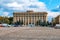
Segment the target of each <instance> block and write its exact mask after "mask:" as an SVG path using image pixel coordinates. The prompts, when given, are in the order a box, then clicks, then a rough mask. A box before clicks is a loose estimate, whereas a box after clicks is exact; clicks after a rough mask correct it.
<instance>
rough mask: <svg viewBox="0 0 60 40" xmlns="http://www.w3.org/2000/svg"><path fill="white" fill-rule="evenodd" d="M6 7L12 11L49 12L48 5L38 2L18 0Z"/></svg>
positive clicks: (34, 0)
mask: <svg viewBox="0 0 60 40" xmlns="http://www.w3.org/2000/svg"><path fill="white" fill-rule="evenodd" d="M4 6H5V7H8V8H10V9H12V10H34V11H47V8H46V4H45V3H43V2H39V1H37V0H16V1H14V2H11V3H7V4H4Z"/></svg>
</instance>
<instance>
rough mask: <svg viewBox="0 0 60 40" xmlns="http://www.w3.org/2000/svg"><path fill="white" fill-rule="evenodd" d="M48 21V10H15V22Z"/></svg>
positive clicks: (25, 23)
mask: <svg viewBox="0 0 60 40" xmlns="http://www.w3.org/2000/svg"><path fill="white" fill-rule="evenodd" d="M39 20H41V21H42V22H43V21H45V22H47V12H34V11H27V12H14V13H13V22H14V23H15V22H17V21H23V25H29V24H34V25H35V24H36V22H37V21H39Z"/></svg>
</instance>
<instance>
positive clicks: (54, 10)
mask: <svg viewBox="0 0 60 40" xmlns="http://www.w3.org/2000/svg"><path fill="white" fill-rule="evenodd" d="M51 11H53V12H60V5H58V6H57V7H56V8H55V9H52V10H51Z"/></svg>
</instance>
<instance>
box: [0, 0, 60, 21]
mask: <svg viewBox="0 0 60 40" xmlns="http://www.w3.org/2000/svg"><path fill="white" fill-rule="evenodd" d="M27 10H33V11H35V12H47V13H48V15H47V16H48V21H51V20H52V18H55V17H56V16H58V15H60V0H0V16H8V17H11V16H13V12H25V11H27Z"/></svg>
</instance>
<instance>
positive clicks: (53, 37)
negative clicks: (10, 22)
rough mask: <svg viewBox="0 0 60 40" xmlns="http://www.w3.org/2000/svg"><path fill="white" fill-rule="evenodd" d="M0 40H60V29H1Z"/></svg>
mask: <svg viewBox="0 0 60 40" xmlns="http://www.w3.org/2000/svg"><path fill="white" fill-rule="evenodd" d="M0 40H60V29H54V28H50V27H2V28H0Z"/></svg>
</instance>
